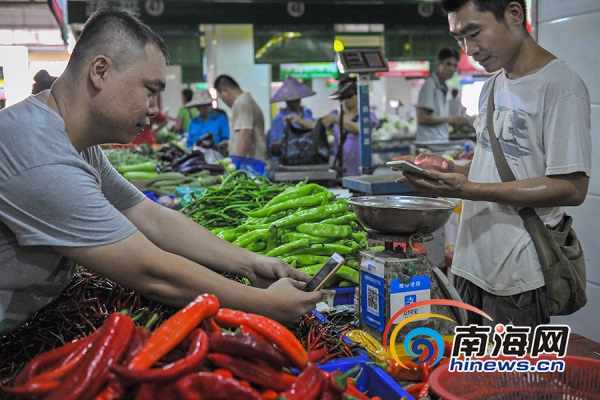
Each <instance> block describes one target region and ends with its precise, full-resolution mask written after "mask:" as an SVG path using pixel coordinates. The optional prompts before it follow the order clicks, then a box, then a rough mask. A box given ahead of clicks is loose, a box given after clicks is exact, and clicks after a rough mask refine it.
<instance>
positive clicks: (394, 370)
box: [376, 358, 421, 382]
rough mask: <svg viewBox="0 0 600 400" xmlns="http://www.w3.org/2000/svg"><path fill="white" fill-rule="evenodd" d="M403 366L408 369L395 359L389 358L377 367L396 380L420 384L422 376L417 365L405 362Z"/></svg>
mask: <svg viewBox="0 0 600 400" xmlns="http://www.w3.org/2000/svg"><path fill="white" fill-rule="evenodd" d="M403 364H404V365H405V366H406V367H408V368H404V367H403V366H401V365H400V364H399V363H398V361H396V360H394V359H393V358H388V359H386V360H385V361H384V362H382V363H377V364H376V365H378V366H379V367H381V368H382V369H383V370H384V371H385V372H387V374H388V375H389V376H391V377H392V378H393V379H395V380H398V381H412V382H418V381H420V380H421V374H420V373H419V369H418V367H417V364H414V363H411V362H403Z"/></svg>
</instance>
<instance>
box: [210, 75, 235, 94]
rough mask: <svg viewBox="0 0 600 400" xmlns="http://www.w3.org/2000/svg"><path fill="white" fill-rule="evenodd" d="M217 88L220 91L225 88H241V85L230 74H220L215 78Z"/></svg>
mask: <svg viewBox="0 0 600 400" xmlns="http://www.w3.org/2000/svg"><path fill="white" fill-rule="evenodd" d="M214 86H215V89H216V90H217V92H220V91H221V90H222V89H224V88H232V89H240V85H238V83H237V82H236V81H235V79H233V78H232V77H231V76H229V75H219V76H218V77H217V79H215V84H214Z"/></svg>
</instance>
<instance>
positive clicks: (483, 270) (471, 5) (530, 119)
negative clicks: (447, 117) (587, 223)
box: [396, 0, 591, 326]
mask: <svg viewBox="0 0 600 400" xmlns="http://www.w3.org/2000/svg"><path fill="white" fill-rule="evenodd" d="M442 5H443V7H444V8H445V10H447V12H448V22H449V25H450V33H451V34H452V36H454V37H455V38H456V39H457V40H458V42H459V43H460V45H461V47H462V49H463V50H464V51H465V52H466V53H467V54H468V55H469V56H472V57H473V58H474V59H475V60H476V61H478V62H479V63H480V64H481V66H482V67H484V68H485V70H486V71H487V72H490V73H491V72H495V71H501V72H500V73H498V74H497V75H496V76H495V77H493V78H491V79H489V80H488V81H487V82H486V83H485V85H484V87H483V90H482V92H481V97H480V100H479V116H478V117H477V119H476V121H475V129H476V133H477V147H476V149H475V155H474V158H473V161H472V162H470V163H469V164H467V165H464V166H462V165H457V164H454V163H453V162H452V161H449V160H446V159H443V158H442V157H439V156H435V155H431V154H421V155H419V156H418V157H417V158H416V159H415V158H414V157H410V156H408V157H397V158H396V159H397V160H400V159H407V160H408V161H412V162H415V163H417V164H419V165H420V166H422V167H425V168H428V169H429V172H428V175H427V176H417V175H414V174H408V173H407V174H405V177H404V178H400V179H398V181H404V180H408V181H409V182H411V183H412V184H413V185H414V186H415V187H416V188H417V189H419V190H420V191H421V192H422V193H423V194H425V195H434V196H442V197H452V198H462V199H465V201H464V203H463V209H462V215H461V220H460V226H459V231H458V238H457V243H456V248H455V252H454V259H453V263H452V272H453V274H454V275H456V276H457V277H458V278H457V279H458V284H457V289H458V291H459V293H460V294H461V296H462V298H463V300H464V301H465V302H466V303H468V304H471V305H473V306H475V307H477V308H479V309H481V310H483V311H484V312H485V313H487V314H488V315H490V316H491V317H492V318H493V321H489V320H487V319H485V318H482V317H481V316H479V315H476V314H474V313H469V321H468V323H472V324H478V325H496V324H504V325H506V324H511V325H515V326H536V325H539V324H547V323H548V322H549V321H550V317H549V315H548V310H547V307H546V300H545V292H544V277H543V275H542V272H541V266H540V262H539V259H538V256H537V252H536V249H535V248H534V245H533V242H532V241H531V237H530V236H529V234H528V232H527V230H526V229H525V227H524V224H523V220H522V219H521V217H520V216H519V214H518V212H517V210H518V209H520V208H522V207H534V208H536V211H537V214H538V215H539V216H540V218H541V219H542V220H543V221H544V223H545V224H547V225H548V226H549V227H555V226H556V225H557V224H558V223H559V222H560V221H561V220H562V217H563V214H564V209H563V207H567V206H578V205H580V204H581V203H582V202H583V201H584V199H585V197H586V195H587V191H588V184H589V177H590V172H591V150H590V149H591V135H590V98H589V94H588V91H587V88H586V86H585V84H584V83H583V81H582V80H581V78H580V77H579V76H578V75H577V74H576V73H575V72H574V71H573V70H572V69H571V68H570V67H569V66H568V65H567V64H566V63H565V62H564V61H562V60H559V59H557V58H556V57H555V56H554V55H553V54H551V53H549V52H548V51H547V50H545V49H544V48H542V47H541V46H540V45H539V44H537V43H536V42H535V41H534V39H533V38H532V37H531V36H530V35H529V33H528V32H527V29H526V15H527V12H526V6H525V1H524V0H516V1H510V2H508V1H501V0H496V1H485V2H484V1H477V0H471V1H470V0H444V1H443V2H442ZM494 82H495V87H494ZM492 87H494V102H495V108H494V110H488V109H487V104H488V97H489V94H490V92H491V90H492ZM488 112H491V113H493V115H494V116H493V121H494V131H495V133H496V136H497V138H498V139H499V142H500V146H501V148H502V150H503V152H504V156H505V157H506V159H507V161H508V164H509V166H510V168H511V170H512V172H513V173H514V175H515V177H516V178H517V180H516V181H512V182H506V183H505V182H502V181H501V179H500V177H499V175H498V172H497V167H496V162H495V161H494V156H493V153H492V148H491V144H490V136H489V134H488V129H487V127H486V125H487V122H486V118H487V113H488Z"/></svg>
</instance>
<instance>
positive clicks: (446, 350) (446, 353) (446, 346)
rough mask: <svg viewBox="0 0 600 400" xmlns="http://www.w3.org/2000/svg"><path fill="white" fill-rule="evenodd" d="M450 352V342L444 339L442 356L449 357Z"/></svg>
mask: <svg viewBox="0 0 600 400" xmlns="http://www.w3.org/2000/svg"><path fill="white" fill-rule="evenodd" d="M451 354H452V342H449V341H447V340H444V357H450V355H451Z"/></svg>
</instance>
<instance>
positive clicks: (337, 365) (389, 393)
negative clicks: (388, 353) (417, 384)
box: [319, 356, 414, 400]
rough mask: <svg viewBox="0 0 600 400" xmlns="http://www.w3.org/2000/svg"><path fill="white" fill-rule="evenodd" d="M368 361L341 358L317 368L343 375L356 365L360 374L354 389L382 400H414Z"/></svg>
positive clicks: (365, 358)
mask: <svg viewBox="0 0 600 400" xmlns="http://www.w3.org/2000/svg"><path fill="white" fill-rule="evenodd" d="M370 361H371V360H369V358H368V357H366V356H365V357H351V358H342V359H339V360H336V361H330V362H328V363H325V364H322V365H319V368H321V369H322V370H323V371H327V372H333V371H340V372H342V373H344V372H347V371H349V370H350V369H352V368H354V367H355V366H357V365H358V366H359V367H360V369H361V370H362V373H361V374H360V376H359V378H358V381H357V382H356V387H357V388H358V390H360V391H361V392H363V393H366V394H367V395H368V396H369V397H374V396H379V397H381V398H382V399H384V400H388V399H389V400H400V399H402V398H404V397H405V398H406V399H409V400H413V399H414V398H413V397H412V396H411V395H410V394H408V392H407V391H406V390H404V388H403V387H402V386H400V385H399V384H398V383H397V382H396V381H395V380H393V379H392V378H391V377H390V376H389V375H388V374H387V373H385V371H384V370H382V369H381V368H379V367H377V366H374V365H370V364H368V363H369V362H370Z"/></svg>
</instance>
